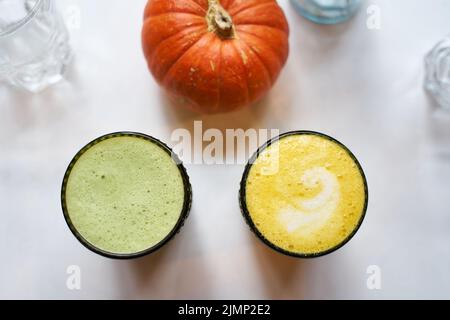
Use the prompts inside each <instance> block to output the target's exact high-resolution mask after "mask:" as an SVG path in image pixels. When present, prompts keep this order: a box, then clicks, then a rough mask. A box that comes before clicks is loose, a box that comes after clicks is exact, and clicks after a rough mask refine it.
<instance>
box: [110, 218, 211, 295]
mask: <svg viewBox="0 0 450 320" xmlns="http://www.w3.org/2000/svg"><path fill="white" fill-rule="evenodd" d="M194 211H195V210H193V211H192V212H191V214H190V217H189V218H188V219H187V220H186V224H185V226H184V227H183V228H182V229H181V232H180V233H179V234H177V235H176V236H175V237H174V238H173V239H172V240H171V241H170V242H169V243H167V244H166V245H165V246H164V247H163V248H161V249H160V250H158V251H156V252H154V253H153V254H150V255H148V256H145V257H142V258H140V259H136V260H130V261H125V262H124V263H125V265H119V268H118V270H119V271H120V272H121V273H125V274H126V275H127V276H126V277H122V276H121V277H119V278H121V279H123V280H124V281H123V282H122V283H121V292H122V298H123V299H134V298H140V299H142V298H144V299H179V298H186V299H187V298H191V299H196V298H202V297H203V298H204V297H207V296H208V295H209V293H210V287H209V283H208V281H207V270H206V265H205V261H204V259H202V252H201V244H200V240H199V238H198V234H199V233H198V231H197V230H196V225H197V223H196V217H195V212H194ZM125 280H127V281H125ZM194 289H195V290H194ZM195 294H198V295H199V296H198V297H196V296H195Z"/></svg>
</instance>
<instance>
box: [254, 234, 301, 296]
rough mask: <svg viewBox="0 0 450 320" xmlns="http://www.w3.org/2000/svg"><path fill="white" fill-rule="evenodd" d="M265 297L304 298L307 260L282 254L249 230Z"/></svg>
mask: <svg viewBox="0 0 450 320" xmlns="http://www.w3.org/2000/svg"><path fill="white" fill-rule="evenodd" d="M249 234H250V235H249V237H251V239H249V241H251V242H252V246H253V252H254V257H255V260H256V266H257V269H258V273H259V274H260V277H261V283H262V284H263V287H264V291H265V292H264V297H265V298H267V299H302V298H303V297H304V296H305V292H304V286H303V285H302V284H301V283H302V282H304V281H305V279H306V276H307V275H306V273H307V269H306V263H307V262H306V261H304V260H301V259H298V258H293V257H289V256H286V255H282V254H280V253H278V252H276V251H274V250H273V249H271V248H269V247H268V246H266V245H265V244H263V243H262V242H261V241H260V240H259V239H257V238H256V237H255V236H254V235H253V234H251V233H250V232H249Z"/></svg>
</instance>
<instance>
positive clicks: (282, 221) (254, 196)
mask: <svg viewBox="0 0 450 320" xmlns="http://www.w3.org/2000/svg"><path fill="white" fill-rule="evenodd" d="M244 183H245V185H244V190H245V191H244V192H245V197H244V198H245V206H246V209H247V211H248V218H249V219H250V220H251V221H252V223H253V225H254V227H255V228H256V229H257V230H258V231H259V233H260V235H262V236H263V237H264V238H265V239H266V240H267V241H268V242H270V243H271V244H272V245H274V246H275V247H276V248H277V249H282V251H285V252H287V253H288V254H293V255H300V256H310V255H320V254H323V253H326V252H329V251H332V250H333V249H335V248H337V247H339V246H340V245H341V244H343V243H344V242H346V241H347V240H348V239H349V238H350V237H351V236H352V235H353V233H354V232H355V231H356V229H357V228H358V227H359V225H360V223H361V221H362V218H363V216H364V214H365V209H366V204H367V186H366V181H365V178H364V174H363V173H362V169H361V167H360V166H359V164H358V163H357V160H356V159H355V158H354V157H353V156H352V155H351V153H350V151H348V150H347V149H346V148H345V147H344V146H343V145H341V144H340V143H338V142H337V141H334V140H333V139H331V138H329V137H327V136H324V135H321V134H316V133H309V132H304V133H302V132H299V133H293V134H288V135H285V136H282V137H281V138H280V139H279V140H275V141H274V142H273V143H272V144H271V145H270V146H268V147H267V148H265V149H264V150H263V151H262V152H261V153H260V154H259V156H258V157H257V158H256V159H255V160H254V162H253V164H252V165H251V167H250V169H249V171H248V176H247V179H246V181H245V182H244Z"/></svg>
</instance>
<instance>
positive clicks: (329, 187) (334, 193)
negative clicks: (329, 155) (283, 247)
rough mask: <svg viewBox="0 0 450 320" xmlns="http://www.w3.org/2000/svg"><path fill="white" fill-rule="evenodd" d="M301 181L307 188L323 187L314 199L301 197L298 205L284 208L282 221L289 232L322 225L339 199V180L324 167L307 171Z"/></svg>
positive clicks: (281, 216)
mask: <svg viewBox="0 0 450 320" xmlns="http://www.w3.org/2000/svg"><path fill="white" fill-rule="evenodd" d="M301 183H302V184H303V185H304V186H305V187H307V188H317V186H318V185H319V186H320V188H321V191H320V193H319V194H318V195H317V196H315V197H314V198H312V199H303V198H299V199H297V200H296V202H297V204H298V205H297V206H295V207H294V206H288V207H286V208H282V209H281V210H280V213H279V219H280V222H281V223H282V224H283V225H284V226H285V227H286V230H287V231H288V232H289V233H292V232H295V231H297V230H298V229H300V228H310V229H318V228H320V227H322V226H323V225H324V224H325V223H326V222H327V221H328V219H329V218H330V216H331V215H332V214H333V213H334V212H335V210H336V208H337V206H338V203H339V199H340V191H339V182H338V180H337V178H336V176H335V175H334V174H333V173H331V172H330V171H328V170H327V169H325V168H323V167H315V168H312V169H309V170H307V171H305V173H304V174H303V176H302V177H301Z"/></svg>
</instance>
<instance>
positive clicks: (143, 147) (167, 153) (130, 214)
mask: <svg viewBox="0 0 450 320" xmlns="http://www.w3.org/2000/svg"><path fill="white" fill-rule="evenodd" d="M61 202H62V209H63V213H64V218H65V220H66V222H67V224H68V226H69V228H70V230H71V231H72V233H73V234H74V235H75V237H76V238H77V239H78V240H79V241H80V242H81V243H82V244H83V245H84V246H85V247H87V248H88V249H90V250H91V251H93V252H95V253H98V254H100V255H102V256H105V257H108V258H115V259H131V258H138V257H141V256H144V255H147V254H149V253H152V252H154V251H156V250H158V249H159V248H161V247H162V246H163V245H165V244H166V243H167V242H169V241H170V240H171V239H172V238H173V237H174V236H175V234H176V233H178V232H179V230H180V228H181V227H182V226H183V224H184V221H185V220H186V218H187V216H188V215H189V211H190V208H191V202H192V189H191V185H190V182H189V177H188V174H187V172H186V169H185V168H184V166H183V164H182V163H181V161H180V160H179V158H178V157H177V156H176V155H175V154H174V153H173V152H172V150H171V149H170V148H169V147H167V146H166V145H165V144H164V143H162V142H161V141H159V140H157V139H155V138H153V137H150V136H147V135H144V134H141V133H133V132H119V133H113V134H108V135H105V136H103V137H100V138H98V139H96V140H94V141H92V142H91V143H89V144H88V145H86V146H85V147H84V148H82V149H81V150H80V151H79V152H78V153H77V155H76V156H75V157H74V158H73V160H72V161H71V163H70V164H69V167H68V169H67V171H66V173H65V175H64V180H63V185H62V190H61Z"/></svg>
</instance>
